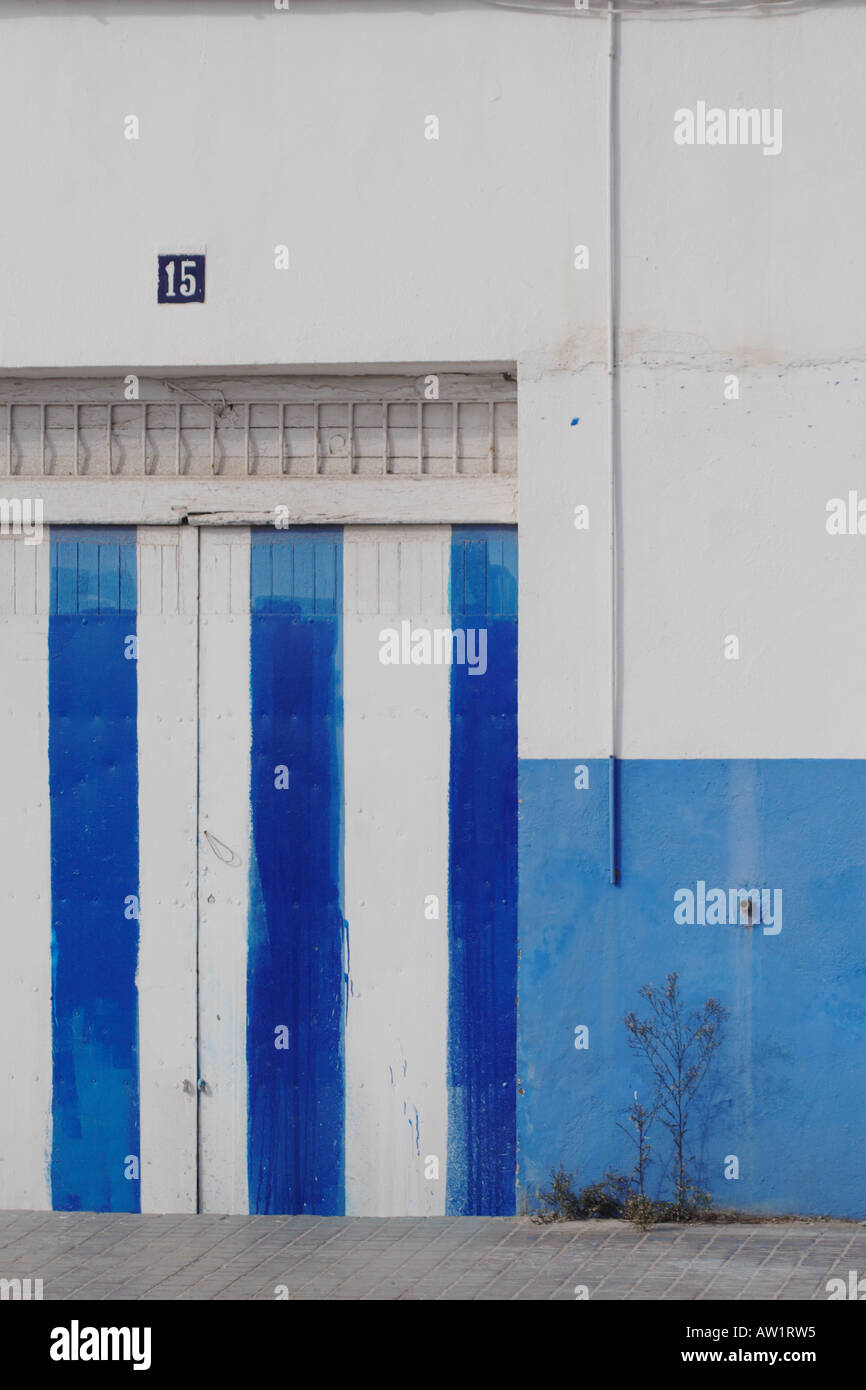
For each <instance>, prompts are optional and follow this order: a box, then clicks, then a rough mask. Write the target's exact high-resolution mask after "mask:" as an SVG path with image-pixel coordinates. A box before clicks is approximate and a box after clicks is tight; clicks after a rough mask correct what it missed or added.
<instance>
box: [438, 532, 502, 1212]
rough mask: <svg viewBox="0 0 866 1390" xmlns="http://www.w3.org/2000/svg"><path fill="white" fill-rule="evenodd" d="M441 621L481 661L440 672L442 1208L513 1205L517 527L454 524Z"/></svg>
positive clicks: (499, 1208) (496, 1209)
mask: <svg viewBox="0 0 866 1390" xmlns="http://www.w3.org/2000/svg"><path fill="white" fill-rule="evenodd" d="M451 626H452V630H456V629H457V628H463V629H464V630H465V629H474V630H475V633H476V634H477V633H478V631H479V629H484V630H486V633H487V667H486V671H484V673H483V674H481V673H480V671H481V665H482V663H481V662H479V661H478V660H477V658H478V656H479V647H478V645H477V643H478V637H477V636H476V646H475V649H474V651H472V649H471V648H470V649H469V651H470V653H471V655H472V656H473V657H475V658H476V664H477V665H478V673H477V674H472V668H471V666H470V665H469V664H468V662H467V664H463V665H459V664H456V663H455V664H454V665H452V668H451V783H450V797H449V802H450V805H449V813H450V848H449V985H448V1177H447V1193H446V1204H447V1210H448V1212H449V1213H450V1214H454V1215H460V1214H466V1215H475V1216H508V1215H511V1214H512V1213H513V1212H514V1204H515V1169H516V1113H515V1100H516V1091H515V1087H516V1062H517V1058H516V1048H517V1002H516V993H517V532H516V530H514V529H513V528H506V529H495V528H485V527H474V526H468V527H455V528H454V529H453V530H452V536H451Z"/></svg>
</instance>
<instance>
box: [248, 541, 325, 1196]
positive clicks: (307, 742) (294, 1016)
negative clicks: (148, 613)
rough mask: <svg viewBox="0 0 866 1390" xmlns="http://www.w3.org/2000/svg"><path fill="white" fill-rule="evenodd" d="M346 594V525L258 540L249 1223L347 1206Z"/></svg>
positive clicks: (253, 598) (253, 622)
mask: <svg viewBox="0 0 866 1390" xmlns="http://www.w3.org/2000/svg"><path fill="white" fill-rule="evenodd" d="M342 595H343V554H342V531H341V530H340V529H327V530H326V529H323V528H315V527H310V528H303V527H298V528H296V529H293V530H288V531H279V532H275V531H273V530H268V531H254V532H253V534H252V543H251V553H250V607H251V617H250V679H251V700H252V762H251V768H252V771H251V802H252V829H253V856H252V864H251V869H250V917H249V946H248V957H247V1069H248V1107H249V1117H248V1119H249V1125H248V1151H247V1159H248V1173H249V1202H250V1211H251V1212H273V1213H277V1212H289V1213H296V1212H315V1213H318V1214H320V1215H324V1216H333V1215H340V1214H342V1212H343V1211H344V1209H345V1121H344V1113H345V1061H344V1005H345V968H344V959H345V952H346V950H347V941H346V928H345V921H344V916H343V695H342V650H343V638H342ZM280 766H284V767H286V768H288V773H289V787H288V789H285V790H284V789H278V788H277V786H276V785H275V783H276V780H277V774H276V769H277V768H278V767H280ZM280 1026H283V1027H285V1028H288V1030H289V1046H288V1049H282V1048H277V1047H275V1045H274V1044H275V1029H277V1028H279V1027H280Z"/></svg>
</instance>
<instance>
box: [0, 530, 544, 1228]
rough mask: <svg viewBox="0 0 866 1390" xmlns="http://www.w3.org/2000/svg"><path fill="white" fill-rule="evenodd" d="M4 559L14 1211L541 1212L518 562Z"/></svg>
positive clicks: (390, 555) (240, 545) (35, 550)
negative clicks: (525, 1093)
mask: <svg viewBox="0 0 866 1390" xmlns="http://www.w3.org/2000/svg"><path fill="white" fill-rule="evenodd" d="M2 551H3V563H4V565H5V566H6V571H5V572H4V573H5V578H6V580H8V583H7V584H6V586H5V590H3V591H2V592H5V595H6V596H5V599H4V600H3V601H4V603H5V608H4V618H3V621H4V625H5V627H6V628H7V632H8V634H9V635H10V636H11V638H12V639H13V640H14V657H15V659H14V660H13V661H11V662H10V663H7V665H6V666H5V668H4V674H3V678H2V679H3V685H2V698H3V707H4V714H6V715H8V718H7V719H5V720H4V723H3V731H4V732H3V738H4V745H5V746H4V753H5V754H6V766H7V768H8V769H9V770H10V776H9V777H8V778H7V783H6V789H5V792H4V797H5V799H6V802H7V803H8V804H6V805H5V806H4V816H5V812H6V811H9V809H10V808H11V807H13V806H14V807H15V808H16V814H15V816H14V818H13V828H12V832H11V834H10V835H9V836H8V837H7V839H6V841H5V843H4V845H3V859H4V862H3V871H4V881H5V882H6V883H7V884H9V886H10V891H11V895H12V899H11V900H12V904H13V912H12V914H11V919H10V920H13V921H15V923H16V929H10V928H9V927H7V929H6V933H5V935H6V937H7V940H6V941H5V942H4V952H5V958H6V959H7V960H9V961H10V962H11V964H12V975H13V977H14V980H13V983H8V982H7V986H6V988H7V990H8V991H9V999H10V1000H11V1001H12V1003H13V1005H14V1008H13V1013H14V1021H10V1020H9V1017H8V1015H9V1010H7V1009H4V1010H3V1017H4V1039H3V1041H4V1046H5V1047H6V1054H5V1055H7V1056H9V1057H11V1059H12V1062H13V1071H14V1079H13V1083H12V1084H13V1101H14V1103H13V1105H12V1106H11V1107H8V1108H5V1107H4V1109H5V1110H6V1111H7V1113H6V1118H5V1119H4V1120H2V1121H0V1123H2V1124H4V1125H5V1133H2V1135H0V1138H2V1142H3V1154H4V1163H3V1165H2V1169H0V1172H2V1177H0V1181H2V1183H3V1188H2V1202H3V1205H9V1206H15V1205H17V1206H55V1207H58V1208H61V1209H74V1208H85V1209H96V1210H139V1209H141V1210H165V1211H178V1210H195V1209H201V1210H208V1211H223V1212H231V1211H241V1212H242V1211H247V1210H249V1211H254V1212H316V1213H320V1214H337V1213H341V1212H343V1211H348V1212H350V1213H357V1214H365V1215H366V1214H369V1215H373V1214H378V1215H387V1214H426V1213H431V1214H432V1213H437V1212H444V1211H451V1212H470V1213H479V1214H496V1213H501V1214H504V1213H507V1212H510V1211H512V1210H513V1204H514V1182H515V1162H516V1154H515V1031H516V1025H515V1013H516V1001H515V994H516V818H517V790H516V773H517V744H516V679H517V669H516V661H517V631H516V602H517V584H516V579H517V559H516V533H515V532H514V530H513V529H511V528H502V527H500V528H484V527H466V528H458V527H383V528H375V527H346V528H328V527H316V528H303V527H294V528H291V529H288V530H284V531H280V530H276V529H274V528H272V527H269V528H262V529H257V528H253V529H243V528H239V527H226V528H218V527H213V528H191V527H184V528H165V529H161V528H139V531H138V533H136V531H135V529H133V528H130V529H128V530H127V529H122V528H111V527H108V528H97V529H86V528H54V529H53V530H52V535H51V542H50V547H49V546H41V547H32V548H28V547H27V546H26V545H25V544H24V542H23V541H22V540H21V539H20V538H16V539H15V540H14V541H11V540H7V541H5V542H4V544H3V547H2ZM2 579H3V575H2V574H0V580H2ZM7 819H8V817H7ZM48 883H50V885H51V892H50V895H49V894H48V893H47V892H46V891H45V888H46V886H47V884H48ZM10 1110H11V1111H14V1112H15V1114H16V1116H17V1117H18V1124H17V1125H13V1124H12V1122H11V1121H10V1119H9V1117H8V1112H9V1111H10ZM13 1130H14V1132H13ZM22 1130H24V1131H26V1135H25V1136H24V1137H23V1138H22Z"/></svg>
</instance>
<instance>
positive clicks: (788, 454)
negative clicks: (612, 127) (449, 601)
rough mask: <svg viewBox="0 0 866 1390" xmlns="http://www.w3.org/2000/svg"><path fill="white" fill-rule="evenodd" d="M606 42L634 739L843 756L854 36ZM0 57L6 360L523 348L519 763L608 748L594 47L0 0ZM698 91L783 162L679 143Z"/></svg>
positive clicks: (680, 34) (660, 34)
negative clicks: (175, 293) (830, 513)
mask: <svg viewBox="0 0 866 1390" xmlns="http://www.w3.org/2000/svg"><path fill="white" fill-rule="evenodd" d="M618 27H619V40H618V42H619V49H620V56H619V59H618V93H619V117H618V129H617V151H618V153H617V163H618V190H617V202H616V205H617V225H618V250H619V254H618V275H619V281H620V290H619V294H618V300H617V323H618V335H619V356H620V362H621V367H620V371H619V390H620V398H619V399H620V411H619V414H620V419H621V421H622V427H621V435H620V439H621V451H620V453H621V457H620V463H619V467H620V473H621V477H620V485H621V496H622V511H621V527H622V529H621V534H620V555H621V563H622V567H623V568H622V575H621V598H622V613H621V638H620V640H621V645H622V715H621V723H620V749H619V751H620V752H623V753H625V754H627V755H639V756H666V757H667V756H711V755H715V756H727V755H731V754H736V755H737V756H752V755H757V754H760V755H761V756H793V755H797V756H809V755H818V756H831V755H842V754H844V755H846V756H862V753H863V735H862V733H861V732H860V731H861V729H862V727H863V722H862V719H861V717H860V691H861V689H862V687H863V678H864V675H866V670H864V665H866V663H864V657H863V654H862V648H861V647H860V646H859V645H858V644H857V643H856V642H852V641H851V640H850V635H849V634H850V618H849V617H848V614H849V611H850V606H851V593H852V588H853V587H854V586H855V584H856V574H857V566H858V564H859V561H858V553H857V549H856V543H855V542H854V541H853V540H851V539H850V538H843V537H840V538H830V537H828V536H827V534H826V531H825V527H824V521H825V511H824V508H825V504H826V502H827V500H828V499H829V498H830V497H833V496H844V495H846V494H847V491H848V489H849V488H853V487H856V486H857V479H858V461H859V452H860V438H861V434H862V429H861V405H860V402H861V400H862V381H861V379H860V359H861V358H862V356H863V349H862V341H863V334H864V330H863V326H862V325H863V322H864V312H863V310H864V305H863V296H864V290H863V288H862V276H860V274H859V256H860V242H861V235H860V223H861V218H860V217H859V203H860V200H861V194H860V192H859V187H858V170H859V167H860V161H861V134H860V132H861V130H862V128H863V125H864V117H866V92H864V87H863V83H862V81H861V80H860V75H859V67H858V64H859V54H860V53H861V52H862V47H863V41H864V38H866V12H864V11H863V9H861V8H859V7H856V6H854V7H837V6H827V5H824V6H822V7H819V9H817V10H816V11H815V12H813V13H808V14H804V15H800V16H790V17H781V18H774V19H753V18H745V17H743V18H736V17H730V16H728V17H725V18H724V19H705V20H704V19H700V20H688V21H669V22H659V21H658V20H654V21H648V20H641V19H635V18H626V19H624V20H622V21H621V22H620V24H619V26H618ZM0 39H2V42H0V122H2V126H3V128H4V129H5V130H6V131H7V132H11V133H12V138H7V139H6V140H5V141H4V142H3V147H2V151H0V178H2V186H3V187H4V188H5V189H6V190H7V191H9V190H14V207H15V209H16V210H17V215H15V216H8V217H5V218H4V219H3V221H2V225H0V257H2V263H3V264H4V265H5V266H6V267H7V268H8V269H9V273H7V274H5V275H4V276H3V277H0V367H2V369H3V370H6V371H25V370H27V371H30V370H44V371H46V372H48V371H53V372H55V373H57V372H62V371H68V370H70V369H75V368H80V369H82V370H83V369H85V368H90V369H94V368H96V369H98V368H105V369H112V370H113V371H114V372H115V373H116V372H117V371H118V370H130V371H132V370H136V369H139V370H142V371H144V370H146V369H147V368H157V367H161V366H163V367H166V368H177V369H182V368H184V367H189V368H193V367H196V368H207V367H209V366H213V367H215V366H218V365H220V366H232V367H250V366H256V365H259V366H264V365H270V366H278V367H282V368H285V367H292V366H299V367H301V366H303V367H308V368H315V367H317V366H318V367H322V366H324V365H327V364H344V365H346V366H351V365H353V364H354V365H358V366H360V367H369V366H371V365H373V364H380V363H390V364H402V365H405V364H419V363H420V364H424V363H442V364H445V363H458V364H471V363H473V362H484V363H503V364H508V363H513V362H515V361H516V362H517V363H518V366H519V378H520V405H519V409H520V526H521V704H520V740H521V743H520V748H521V755H522V756H523V757H565V756H571V755H573V754H576V753H578V752H579V753H580V755H581V756H585V757H592V756H603V755H604V754H606V753H607V751H608V708H607V701H608V669H607V663H608V636H607V634H608V613H607V603H608V582H607V543H608V542H607V466H608V458H607V437H606V430H607V422H606V379H605V374H604V367H603V363H604V355H605V314H606V308H605V289H606V263H605V254H606V241H605V211H606V197H607V194H606V160H605V120H606V102H605V93H606V81H607V29H606V24H605V23H604V22H602V21H600V20H598V19H596V18H594V17H587V16H575V17H573V18H557V17H552V16H545V15H541V14H527V13H523V12H520V11H506V10H502V9H499V8H497V7H495V6H491V5H487V4H481V3H478V4H465V5H464V4H449V3H447V0H443V3H438V4H435V5H427V6H410V5H403V4H386V3H382V4H378V5H375V6H372V5H367V4H363V3H347V4H342V5H339V6H334V5H327V4H320V3H316V0H309V3H303V0H298V3H295V4H293V6H292V8H291V10H289V11H288V12H283V11H274V10H273V9H272V7H271V6H270V5H269V4H266V3H260V4H256V3H247V0H243V3H241V2H240V0H238V2H237V3H233V2H231V0H229V2H228V3H219V4H216V5H214V4H210V3H209V4H204V3H191V4H183V5H177V6H174V7H171V8H167V7H164V6H163V7H158V6H155V5H153V6H152V5H150V4H140V5H137V6H131V5H115V4H107V3H98V2H96V3H94V4H92V5H91V6H89V8H88V10H87V13H86V14H85V13H83V12H81V11H79V10H77V9H74V8H71V7H69V6H67V5H61V4H52V3H46V4H41V5H40V6H38V7H34V6H32V5H29V4H23V3H13V2H12V0H0ZM698 100H705V101H707V102H708V103H709V104H718V105H720V106H723V107H727V106H729V105H731V106H756V107H759V108H761V107H768V108H776V107H778V108H780V109H781V110H782V113H783V126H782V129H783V145H782V150H781V153H780V154H779V155H778V156H776V157H766V156H764V155H763V153H762V151H761V149H759V148H753V147H737V148H710V147H703V148H699V147H694V148H683V147H679V146H677V145H675V143H674V140H673V113H674V111H675V110H676V109H677V108H680V107H693V106H694V105H695V103H696V102H697V101H698ZM131 114H134V115H136V116H138V118H139V121H140V125H141V137H140V139H139V140H138V141H130V140H126V139H125V138H124V118H125V117H126V116H128V115H131ZM429 115H436V116H438V118H439V122H440V132H439V139H438V140H427V139H425V118H426V117H427V116H429ZM578 243H585V244H586V245H587V246H588V247H589V252H590V264H589V269H587V270H583V271H578V270H575V269H574V265H573V250H574V247H575V245H576V244H578ZM280 244H286V245H287V246H288V247H289V250H290V258H291V265H290V268H289V269H288V270H287V271H277V270H276V269H275V268H274V248H275V246H277V245H280ZM198 247H205V248H206V250H207V257H208V263H207V275H208V284H207V301H206V303H205V304H204V305H203V306H190V307H189V308H188V309H186V310H185V312H182V313H174V312H172V311H171V310H170V309H168V308H165V307H164V306H158V305H157V304H156V302H155V300H156V296H155V293H154V290H155V285H154V281H155V269H156V266H155V262H156V255H157V250H158V248H162V249H163V250H165V249H177V250H182V249H185V248H190V249H192V248H198ZM729 372H739V374H740V388H741V389H740V399H739V400H738V401H731V402H725V401H724V398H723V391H724V378H725V375H726V373H729ZM573 418H579V421H580V423H579V424H578V425H576V426H572V425H571V423H570V422H571V420H572V419H573ZM581 502H585V503H586V504H587V505H589V506H590V509H591V527H590V530H589V531H588V532H585V533H579V532H576V531H575V530H574V527H573V524H572V518H573V509H574V506H575V505H576V504H577V503H581ZM728 634H736V635H738V636H739V638H740V643H741V658H740V661H739V663H732V662H726V661H725V660H724V659H723V654H722V643H723V639H724V637H725V636H726V635H728ZM674 673H675V675H676V678H675V679H673V678H672V676H673V675H674Z"/></svg>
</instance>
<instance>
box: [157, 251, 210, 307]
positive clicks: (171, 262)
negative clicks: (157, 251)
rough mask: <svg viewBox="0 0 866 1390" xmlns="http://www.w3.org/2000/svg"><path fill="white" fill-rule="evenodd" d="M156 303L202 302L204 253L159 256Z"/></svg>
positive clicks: (179, 253)
mask: <svg viewBox="0 0 866 1390" xmlns="http://www.w3.org/2000/svg"><path fill="white" fill-rule="evenodd" d="M156 302H157V304H203V303H204V255H198V256H190V255H184V254H183V252H178V253H177V255H170V256H160V257H159V276H158V279H157V283H156Z"/></svg>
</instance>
